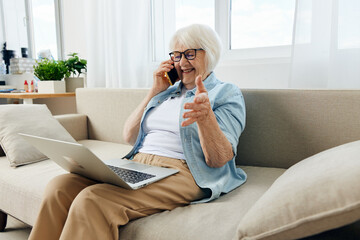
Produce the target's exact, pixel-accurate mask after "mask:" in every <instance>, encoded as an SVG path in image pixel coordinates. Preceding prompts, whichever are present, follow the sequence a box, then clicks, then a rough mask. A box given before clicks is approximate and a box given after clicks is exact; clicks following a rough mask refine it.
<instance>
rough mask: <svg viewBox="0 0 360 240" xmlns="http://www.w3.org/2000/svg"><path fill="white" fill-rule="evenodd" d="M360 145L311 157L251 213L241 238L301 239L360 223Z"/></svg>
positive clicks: (241, 229)
mask: <svg viewBox="0 0 360 240" xmlns="http://www.w3.org/2000/svg"><path fill="white" fill-rule="evenodd" d="M359 156H360V141H356V142H352V143H348V144H344V145H341V146H338V147H335V148H332V149H329V150H327V151H324V152H321V153H319V154H316V155H314V156H312V157H309V158H307V159H305V160H303V161H301V162H299V163H297V164H295V165H294V166H292V167H291V168H289V169H288V170H287V171H286V172H285V173H284V174H283V175H282V176H281V177H279V178H278V179H277V180H276V181H275V182H274V184H273V185H272V186H271V187H270V189H269V190H268V191H267V192H266V193H265V194H264V195H263V196H262V197H261V198H260V199H259V200H258V201H257V202H256V203H255V205H254V206H253V207H252V208H251V209H250V210H249V212H247V213H246V215H245V216H244V218H243V220H242V221H241V222H240V224H239V226H238V229H237V236H236V239H277V240H281V239H298V238H301V237H305V236H309V235H313V234H316V233H319V232H323V231H326V230H328V229H332V228H337V227H340V226H344V225H346V224H349V223H352V222H355V221H356V220H358V219H360V190H359V187H358V185H359V182H360V158H359Z"/></svg>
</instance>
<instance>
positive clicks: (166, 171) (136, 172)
mask: <svg viewBox="0 0 360 240" xmlns="http://www.w3.org/2000/svg"><path fill="white" fill-rule="evenodd" d="M19 135H21V136H22V137H23V138H24V139H25V140H27V141H28V142H29V143H30V144H31V145H33V146H34V147H35V148H37V149H38V150H39V151H40V152H42V153H43V154H45V155H46V156H47V157H49V158H50V159H51V160H53V161H54V162H55V163H57V164H58V165H59V166H60V167H62V168H63V169H65V170H66V171H68V172H70V173H76V174H79V175H81V176H84V177H87V178H90V179H93V180H95V181H98V182H104V183H110V184H114V185H116V186H119V187H123V188H126V189H133V190H135V189H139V188H141V187H144V186H146V185H149V184H151V183H153V182H156V181H159V180H161V179H163V178H166V177H168V176H170V175H173V174H175V173H177V172H179V171H178V170H176V169H171V168H164V167H156V166H152V165H147V164H141V163H138V162H134V161H131V160H126V159H121V158H118V159H110V160H101V159H100V158H99V157H97V156H96V155H95V154H94V153H93V152H91V151H90V150H89V149H88V148H86V147H85V146H83V145H82V144H79V143H72V142H65V141H60V140H55V139H50V138H45V137H39V136H34V135H28V134H23V133H19Z"/></svg>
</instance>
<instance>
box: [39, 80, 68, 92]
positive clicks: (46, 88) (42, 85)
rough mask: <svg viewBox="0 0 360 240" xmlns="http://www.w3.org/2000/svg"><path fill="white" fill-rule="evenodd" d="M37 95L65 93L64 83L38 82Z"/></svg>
mask: <svg viewBox="0 0 360 240" xmlns="http://www.w3.org/2000/svg"><path fill="white" fill-rule="evenodd" d="M38 93H65V81H53V80H49V81H38Z"/></svg>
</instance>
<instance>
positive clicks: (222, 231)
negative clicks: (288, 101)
mask: <svg viewBox="0 0 360 240" xmlns="http://www.w3.org/2000/svg"><path fill="white" fill-rule="evenodd" d="M241 168H242V169H243V170H244V171H245V172H246V174H247V175H248V179H247V181H246V183H245V184H244V185H242V186H241V187H239V188H237V189H235V190H233V191H232V192H230V193H228V194H226V195H223V196H221V197H220V198H219V199H217V200H215V201H212V202H209V203H203V204H192V205H189V206H187V207H180V208H176V209H174V210H172V211H166V212H162V213H159V214H155V215H152V216H149V217H146V218H141V219H138V220H136V221H133V222H130V223H129V224H128V225H126V226H125V227H120V239H126V240H130V239H131V240H137V239H139V240H140V239H158V240H168V239H172V240H176V239H178V240H186V239H189V240H193V239H196V240H201V239H204V240H212V239H213V240H219V239H222V240H227V239H232V237H233V236H234V233H235V231H236V227H237V225H238V223H239V221H240V220H241V219H242V218H243V216H244V214H245V213H246V212H247V211H248V209H249V208H250V207H251V206H252V205H253V204H254V202H256V200H257V199H259V198H260V197H261V195H262V194H263V193H264V192H265V191H266V190H267V189H268V188H269V187H270V186H271V184H272V183H273V182H274V181H275V179H276V178H278V177H279V176H280V175H281V174H282V173H283V172H284V171H285V169H280V168H278V169H277V168H263V167H250V166H245V167H241Z"/></svg>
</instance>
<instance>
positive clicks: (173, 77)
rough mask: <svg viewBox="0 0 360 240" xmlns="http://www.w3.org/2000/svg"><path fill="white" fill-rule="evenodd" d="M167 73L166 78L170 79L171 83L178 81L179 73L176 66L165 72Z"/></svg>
mask: <svg viewBox="0 0 360 240" xmlns="http://www.w3.org/2000/svg"><path fill="white" fill-rule="evenodd" d="M165 75H166V78H167V79H168V81H169V83H170V85H174V84H175V82H176V81H177V80H179V75H178V73H177V71H176V69H175V67H174V68H172V69H171V70H170V72H167V73H165Z"/></svg>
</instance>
